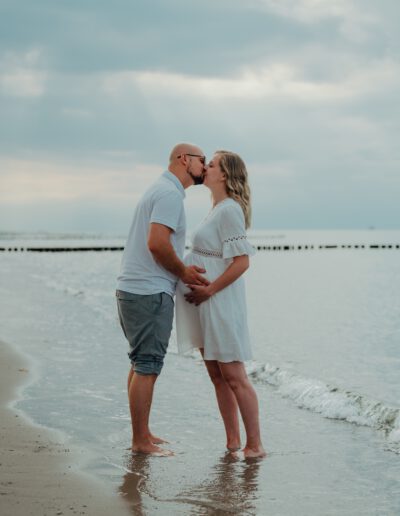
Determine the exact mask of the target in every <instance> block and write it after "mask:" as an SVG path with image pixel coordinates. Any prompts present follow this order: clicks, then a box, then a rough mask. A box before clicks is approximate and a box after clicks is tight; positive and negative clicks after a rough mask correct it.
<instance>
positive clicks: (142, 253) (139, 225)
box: [117, 170, 186, 296]
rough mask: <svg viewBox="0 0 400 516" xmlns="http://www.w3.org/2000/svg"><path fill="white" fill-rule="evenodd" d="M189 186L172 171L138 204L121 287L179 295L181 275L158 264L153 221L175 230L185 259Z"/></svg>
mask: <svg viewBox="0 0 400 516" xmlns="http://www.w3.org/2000/svg"><path fill="white" fill-rule="evenodd" d="M184 198H185V189H184V188H183V186H182V183H181V182H180V181H179V179H178V178H177V177H176V176H175V175H174V174H172V173H171V172H169V171H168V170H167V171H166V172H164V173H163V174H162V176H161V177H160V178H159V179H158V180H157V181H156V182H155V183H154V184H153V185H152V186H151V187H150V188H149V189H148V190H147V192H146V193H145V194H144V195H143V197H142V198H141V200H140V201H139V204H138V205H137V207H136V210H135V214H134V216H133V221H132V225H131V227H130V230H129V235H128V240H127V242H126V246H125V250H124V253H123V256H122V263H121V272H120V275H119V276H118V283H117V289H118V290H123V291H125V292H130V293H132V294H143V295H148V294H158V293H160V292H166V293H167V294H169V295H170V296H174V295H175V289H176V283H177V277H176V276H174V275H173V274H171V273H170V272H169V271H167V270H166V269H164V267H163V266H162V265H160V264H158V263H157V262H156V261H155V260H154V258H153V255H152V254H151V252H150V251H149V248H148V247H147V240H148V234H149V230H150V224H151V223H152V222H157V223H159V224H163V225H164V226H168V227H169V228H171V229H172V230H173V233H172V234H171V243H172V246H173V247H174V249H175V252H176V254H177V255H178V256H179V258H181V259H182V257H183V253H184V251H185V236H186V217H185V209H184V206H183V200H184Z"/></svg>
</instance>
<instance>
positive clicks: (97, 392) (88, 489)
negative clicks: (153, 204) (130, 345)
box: [0, 251, 400, 516]
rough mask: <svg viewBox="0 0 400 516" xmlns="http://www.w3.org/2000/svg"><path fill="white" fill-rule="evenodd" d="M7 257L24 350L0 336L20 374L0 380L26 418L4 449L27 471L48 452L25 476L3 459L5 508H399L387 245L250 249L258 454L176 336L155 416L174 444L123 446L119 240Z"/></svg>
mask: <svg viewBox="0 0 400 516" xmlns="http://www.w3.org/2000/svg"><path fill="white" fill-rule="evenodd" d="M334 252H335V251H334ZM360 253H363V254H360ZM0 260H1V269H0V271H1V282H0V300H1V311H0V314H1V315H0V317H1V321H0V322H1V325H0V328H1V330H0V338H1V339H2V340H3V341H4V342H7V343H9V344H11V345H12V349H15V350H17V351H18V353H19V354H17V355H16V354H15V353H14V352H12V351H10V348H9V347H8V346H4V345H2V347H1V353H2V354H5V356H6V357H7V358H6V361H3V357H2V360H1V367H2V369H5V370H6V371H7V374H8V375H11V377H10V380H8V379H6V380H4V378H3V374H2V376H1V378H2V381H5V382H6V385H7V386H9V385H11V383H10V382H11V380H12V381H13V382H16V383H17V384H18V385H19V386H20V387H16V388H13V389H11V388H8V392H7V393H6V394H4V392H5V391H3V388H2V391H1V392H2V395H4V396H5V399H7V400H11V399H14V400H16V399H18V401H16V402H14V403H13V406H12V408H11V409H10V408H6V409H2V410H5V411H6V412H7V414H8V416H7V419H6V420H5V421H7V423H6V424H4V426H5V427H6V428H9V427H8V426H7V425H8V424H13V425H14V426H15V425H21V427H20V428H19V427H16V428H17V430H18V431H21V432H27V433H26V434H24V435H22V434H21V435H19V434H18V433H17V430H16V431H15V432H14V430H11V433H7V432H5V433H4V439H2V450H4V453H5V455H4V457H5V458H4V460H2V461H1V462H2V465H3V464H7V465H8V464H9V463H10V464H11V463H12V461H13V460H14V456H13V455H12V454H13V453H14V452H10V451H8V450H10V449H13V450H20V452H19V453H20V454H21V455H22V453H24V455H23V457H22V456H20V460H21V462H19V463H18V464H17V463H15V475H18V474H19V475H24V474H23V473H22V472H23V471H25V469H26V470H27V465H26V464H30V462H26V464H25V456H27V457H28V458H27V461H30V460H32V464H39V463H36V462H35V461H38V460H39V459H40V460H46V461H47V460H48V462H46V463H43V464H41V465H40V466H39V465H38V466H34V465H33V466H32V468H34V467H37V468H38V469H37V470H35V471H38V472H39V473H37V474H36V475H32V476H34V477H35V479H34V480H32V482H33V481H34V482H37V484H36V487H35V488H34V487H30V486H31V484H29V482H27V483H26V484H24V483H23V478H24V477H23V476H21V480H18V486H19V487H18V489H19V490H17V488H16V487H13V486H14V484H9V485H7V482H14V480H13V478H15V477H11V476H10V474H11V473H9V472H11V471H12V470H10V468H9V466H7V467H6V468H3V467H2V468H1V482H2V491H4V492H7V493H8V494H7V495H2V497H1V498H0V502H1V503H2V508H3V507H5V505H4V503H5V502H4V501H6V503H7V504H10V505H8V507H10V508H11V509H12V510H11V513H10V514H18V512H16V511H17V510H19V509H18V506H19V505H20V504H26V505H25V507H26V510H28V511H29V510H30V511H31V512H23V511H22V512H21V514H38V515H41V514H46V510H47V511H48V512H47V514H57V512H58V511H62V512H63V514H69V513H73V511H74V510H76V511H78V514H79V511H86V512H85V514H112V513H115V514H116V515H117V514H119V512H118V511H119V510H121V511H122V512H121V514H123V513H124V512H123V511H125V510H128V513H130V514H146V515H147V514H150V515H152V514H162V515H164V514H166V515H169V514H171V515H191V514H193V515H197V514H198V515H203V514H204V515H206V514H207V515H208V514H209V515H212V514H221V515H222V514H252V515H264V514H273V515H277V516H279V515H282V516H291V515H296V516H298V515H300V516H303V515H304V516H320V515H332V516H336V515H348V516H350V515H351V516H354V515H360V516H361V515H362V516H365V515H371V516H372V515H393V516H395V515H398V514H399V512H400V482H399V478H400V466H399V449H398V441H397V440H396V439H397V432H398V426H397V423H396V418H397V414H398V409H399V407H398V405H396V400H397V399H398V398H397V397H396V392H397V388H398V382H397V383H396V371H397V365H396V364H397V361H398V359H399V357H398V346H397V345H396V342H397V339H396V335H397V334H398V333H397V332H398V321H397V319H396V317H395V314H396V312H397V309H398V305H397V304H396V303H398V301H397V296H396V295H395V294H396V292H397V288H396V285H397V281H398V279H399V267H398V254H396V255H395V254H394V251H392V252H391V254H389V253H386V254H382V253H381V254H371V253H370V252H369V251H365V252H364V251H360V252H359V254H355V252H354V253H353V252H351V253H349V252H347V251H338V252H337V253H336V255H333V254H329V253H328V252H326V253H325V252H323V253H322V252H321V253H318V254H317V253H314V254H311V253H308V254H300V253H299V254H291V255H289V254H287V255H283V254H278V253H277V254H274V255H272V254H262V253H258V255H257V256H256V257H255V259H254V260H253V261H252V267H251V269H250V271H249V275H248V278H247V283H248V290H247V296H248V303H249V311H250V317H249V320H250V326H251V332H252V336H253V341H254V351H255V361H254V362H252V363H249V364H248V370H249V373H250V375H251V378H252V381H253V382H254V386H255V388H256V391H257V394H258V398H259V404H260V420H261V430H262V439H263V443H264V446H265V448H266V449H267V452H268V457H267V459H266V460H264V461H245V460H240V459H239V460H237V459H235V458H232V457H231V456H230V455H229V454H227V453H226V451H225V439H224V431H223V426H222V424H221V421H220V416H219V414H218V410H217V406H216V402H215V396H214V392H213V388H212V385H211V383H210V381H209V379H208V378H207V375H206V373H205V370H204V365H203V364H202V362H201V360H200V358H199V356H198V355H196V354H194V355H193V356H187V357H186V356H179V355H177V354H176V350H175V348H174V342H173V338H172V340H171V344H170V350H169V353H168V354H167V357H166V363H165V367H164V371H163V373H162V375H161V377H160V378H159V380H158V382H157V386H156V392H155V397H154V404H153V411H152V419H151V427H152V430H153V432H154V433H156V434H158V435H160V436H161V437H164V438H166V439H167V440H168V441H169V445H168V447H169V448H170V449H171V450H173V452H174V454H175V455H174V456H173V457H171V458H163V459H160V458H157V457H146V456H140V455H132V454H131V453H130V452H129V451H127V449H126V448H127V447H128V446H129V442H130V421H129V412H128V406H127V400H126V390H125V389H126V386H125V381H126V375H127V372H128V364H127V358H126V351H127V350H126V343H125V340H124V338H123V335H122V332H121V329H120V328H119V325H118V318H117V314H116V310H115V299H114V292H113V288H114V284H115V276H116V274H117V271H118V267H119V260H120V255H118V253H109V252H104V253H92V252H86V253H80V252H79V253H73V255H71V253H69V254H68V253H65V254H64V253H59V254H53V253H50V254H41V255H39V254H29V253H15V254H11V253H5V254H2V255H0ZM265 270H268V277H265V276H263V275H262V271H265ZM339 271H340V274H341V282H339V280H338V278H339ZM355 271H357V273H355ZM346 274H348V276H346V277H344V276H345V275H346ZM343 277H344V279H343ZM369 277H374V278H379V281H377V280H376V281H375V282H373V283H371V282H370V283H368V289H369V290H368V293H369V294H370V298H371V300H370V301H368V299H369V298H368V297H367V298H365V296H363V292H364V288H366V287H365V281H366V280H365V278H369ZM260 278H262V281H261V280H260ZM324 278H325V279H324ZM294 281H296V283H295V285H294ZM351 281H353V283H351ZM388 285H389V287H390V286H391V288H389V287H388ZM345 287H347V290H346V288H345ZM374 289H375V290H374ZM378 289H380V290H379V291H378ZM381 291H382V292H381ZM304 292H307V295H306V296H305V295H303V293H304ZM378 294H379V295H378ZM384 294H385V295H386V296H387V297H384ZM392 294H393V295H392ZM352 296H353V297H352ZM334 299H336V300H338V303H336V304H334V303H333V301H332V300H334ZM260 300H262V303H261V302H260ZM367 301H368V303H369V304H368V305H367V304H366V303H367ZM371 303H372V304H371ZM283 307H284V308H285V310H283ZM318 308H320V312H318ZM364 313H365V314H366V316H367V315H368V317H366V319H365V320H366V321H367V323H368V324H369V326H365V325H364V326H361V322H359V323H358V324H359V326H355V327H354V325H351V324H350V321H349V320H348V319H347V318H345V317H344V316H345V315H346V316H349V314H350V316H351V319H352V320H353V321H361V317H362V316H363V314H364ZM288 314H289V315H290V320H291V324H287V322H286V321H287V318H288V317H289V315H288ZM324 314H325V315H324ZM323 315H324V318H323V317H322V316H323ZM374 315H375V318H376V319H374V318H373V316H374ZM384 316H385V317H386V319H385V320H384V331H383V329H382V328H381V327H380V326H379V324H380V322H381V321H382V320H383V319H382V318H383V317H384ZM344 322H345V323H346V324H344ZM365 324H366V323H365ZM328 329H329V332H328ZM361 329H362V331H361ZM303 334H304V337H303ZM325 334H329V335H328V337H329V338H326V340H324V339H323V336H324V335H325ZM368 336H370V339H368ZM302 339H303V340H302ZM377 341H379V347H377V346H376V345H375V346H374V343H376V342H377ZM332 347H334V349H332ZM352 353H353V354H352ZM11 360H13V362H11ZM7 364H10V365H7ZM13 368H16V369H15V370H14V371H13ZM20 370H21V371H20ZM22 387H23V388H22ZM375 400H377V402H379V403H375ZM3 403H4V402H3ZM15 411H17V412H15ZM21 411H22V412H21ZM23 414H27V415H28V416H29V418H30V419H31V420H32V421H33V423H34V426H30V423H29V419H25V418H24V416H23ZM15 415H18V417H15ZM2 421H3V416H2ZM21 421H23V423H22V422H21ZM8 422H10V423H8ZM10 428H11V427H10ZM18 428H19V429H18ZM50 429H55V430H56V433H54V430H50ZM242 435H243V433H242ZM39 436H40V437H39ZM36 441H38V442H36ZM27 450H30V452H29V453H28V454H27ZM35 450H39V451H35ZM65 450H70V451H68V452H66V451H65ZM6 461H7V462H6ZM69 466H71V467H69ZM51 468H53V469H51ZM48 471H52V473H48ZM18 472H19V473H18ZM64 473H66V474H65V475H64ZM15 482H17V480H15ZM59 484H61V491H59V492H58V493H59V494H57V489H60V486H59ZM48 486H50V487H49V488H48ZM82 486H85V487H83V489H82ZM50 488H51V489H55V491H51V489H50ZM75 488H76V489H75ZM31 489H32V490H31ZM49 489H50V490H49ZM79 489H80V490H79ZM32 492H33V494H32V495H30V494H29V493H32ZM48 493H52V494H48ZM83 495H86V498H84V496H83ZM30 496H32V497H33V498H30ZM35 496H36V498H35ZM7 500H8V501H7ZM34 501H35V503H33V502H34ZM97 501H99V504H98V506H97V509H96V505H95V504H96V503H97ZM36 502H37V503H36ZM120 502H121V503H123V505H122V506H121V504H120ZM13 504H14V505H13ZM39 504H44V505H39ZM46 504H47V505H46ZM110 504H111V506H112V507H113V508H112V511H109V510H108V507H110ZM83 505H87V507H83ZM15 507H17V509H15ZM70 507H74V509H70ZM99 508H100V509H99ZM37 509H38V510H37ZM101 510H103V512H101ZM32 511H36V512H32ZM90 511H92V512H90ZM3 512H4V511H3V510H2V514H3ZM5 514H7V512H5Z"/></svg>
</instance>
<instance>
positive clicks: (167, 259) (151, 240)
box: [147, 222, 209, 285]
mask: <svg viewBox="0 0 400 516" xmlns="http://www.w3.org/2000/svg"><path fill="white" fill-rule="evenodd" d="M171 233H172V229H171V228H169V227H167V226H164V225H163V224H157V223H155V222H153V223H151V224H150V229H149V234H148V239H147V246H148V248H149V251H150V252H151V254H152V255H153V258H154V259H155V260H156V262H158V263H159V264H160V265H162V266H163V267H164V268H165V269H167V271H169V272H171V273H172V274H174V276H177V277H178V278H179V279H181V280H182V281H183V282H184V283H190V284H193V285H208V284H209V281H208V280H207V279H206V278H204V277H203V276H202V275H201V274H200V273H203V274H204V273H205V272H206V271H205V270H204V269H201V268H200V267H196V266H195V265H190V266H189V267H187V266H186V265H185V264H184V263H183V262H182V261H181V260H180V259H179V258H178V256H177V254H176V253H175V249H174V248H173V246H172V244H171Z"/></svg>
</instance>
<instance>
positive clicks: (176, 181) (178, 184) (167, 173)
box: [163, 170, 186, 197]
mask: <svg viewBox="0 0 400 516" xmlns="http://www.w3.org/2000/svg"><path fill="white" fill-rule="evenodd" d="M163 176H164V177H165V178H167V179H169V180H170V181H172V182H173V183H174V185H175V186H176V187H177V188H178V190H179V191H180V193H181V194H182V195H183V197H185V196H186V193H185V189H184V188H183V185H182V183H181V182H180V181H179V179H178V178H177V177H176V175H175V174H173V173H172V172H170V171H169V170H166V171H165V172H164V173H163Z"/></svg>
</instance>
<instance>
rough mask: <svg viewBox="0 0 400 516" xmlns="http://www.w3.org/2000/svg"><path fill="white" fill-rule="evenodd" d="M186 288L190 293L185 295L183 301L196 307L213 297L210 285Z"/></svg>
mask: <svg viewBox="0 0 400 516" xmlns="http://www.w3.org/2000/svg"><path fill="white" fill-rule="evenodd" d="M188 287H189V288H190V290H191V292H188V293H187V294H185V299H186V301H188V302H189V303H193V304H195V305H196V306H199V305H200V304H201V303H204V301H207V300H208V299H210V297H211V296H212V295H213V292H212V290H211V285H207V286H203V285H188Z"/></svg>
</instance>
